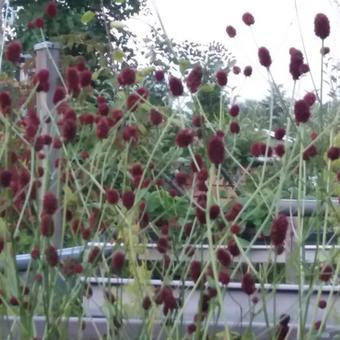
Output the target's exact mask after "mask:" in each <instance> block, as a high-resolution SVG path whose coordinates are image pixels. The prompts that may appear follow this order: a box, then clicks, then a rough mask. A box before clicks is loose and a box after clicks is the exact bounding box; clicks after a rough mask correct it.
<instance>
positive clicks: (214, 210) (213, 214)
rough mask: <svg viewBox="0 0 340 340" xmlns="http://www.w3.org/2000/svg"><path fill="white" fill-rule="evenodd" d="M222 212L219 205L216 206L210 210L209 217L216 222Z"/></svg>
mask: <svg viewBox="0 0 340 340" xmlns="http://www.w3.org/2000/svg"><path fill="white" fill-rule="evenodd" d="M220 212H221V208H220V206H219V205H217V204H214V205H212V206H211V207H210V208H209V217H210V219H212V220H216V218H217V217H218V216H219V214H220Z"/></svg>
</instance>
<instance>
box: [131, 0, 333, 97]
mask: <svg viewBox="0 0 340 340" xmlns="http://www.w3.org/2000/svg"><path fill="white" fill-rule="evenodd" d="M150 1H151V0H150ZM151 2H152V1H151ZM153 2H154V4H155V5H156V6H157V8H158V11H159V13H160V15H161V17H162V20H163V23H164V25H165V28H166V30H167V33H168V35H169V36H170V37H171V38H173V39H175V40H176V41H183V40H186V39H188V40H191V41H196V42H202V43H208V42H209V41H212V40H217V41H219V42H222V43H223V44H224V45H225V46H226V47H227V48H228V49H229V50H230V51H231V52H232V53H233V54H234V55H235V57H236V59H237V64H238V65H239V66H241V67H244V66H245V65H252V66H253V69H254V74H253V76H252V77H251V78H250V79H247V81H246V82H244V79H243V77H240V76H238V77H236V76H234V77H230V85H238V86H239V87H240V95H241V96H242V97H244V98H255V99H259V97H263V96H264V95H265V94H266V92H267V90H268V88H269V86H268V82H267V74H266V70H265V69H264V68H263V67H261V66H260V65H259V62H258V58H257V47H258V46H265V47H267V48H268V49H269V50H270V53H271V56H272V59H273V65H272V72H273V75H274V78H275V80H276V82H277V83H281V84H284V85H285V88H286V89H287V91H288V92H290V91H291V88H292V80H291V76H290V74H289V73H288V64H289V54H288V50H289V48H290V47H295V48H298V49H301V50H302V49H303V46H302V41H301V37H300V33H299V24H300V26H301V29H302V35H303V38H304V43H305V46H306V52H307V58H308V61H309V64H310V66H311V70H312V74H313V77H314V79H315V82H316V85H317V87H318V88H319V86H320V53H319V51H320V47H321V40H320V39H319V38H317V37H316V36H315V35H314V17H315V15H316V14H317V13H319V12H322V13H324V14H326V15H327V16H328V17H329V19H330V23H331V35H330V37H329V38H327V39H326V43H325V45H326V46H329V47H330V49H331V53H330V54H329V57H331V58H332V59H333V60H334V62H335V61H336V60H338V59H340V58H339V57H340V46H339V45H340V38H339V37H340V35H339V33H340V5H339V3H337V2H338V1H335V0H296V3H297V9H298V12H297V11H296V8H295V0H209V1H205V0H153ZM247 11H249V12H251V13H252V14H253V15H254V17H255V24H254V25H253V26H252V29H249V27H247V26H245V25H244V24H243V22H242V20H241V17H242V14H243V13H244V12H247ZM138 25H139V28H138ZM144 25H145V24H144ZM227 25H233V26H234V27H235V28H236V29H237V36H236V38H234V39H230V38H229V37H228V36H227V34H226V32H225V28H226V26H227ZM142 26H143V23H139V24H137V26H136V27H137V29H138V30H139V31H140V32H142V31H143V30H142ZM312 89H313V86H312V83H311V81H310V76H305V77H304V79H303V81H300V84H299V88H298V91H297V96H300V95H303V94H304V93H305V92H306V91H308V90H312Z"/></svg>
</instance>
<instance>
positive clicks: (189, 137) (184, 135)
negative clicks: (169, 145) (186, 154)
mask: <svg viewBox="0 0 340 340" xmlns="http://www.w3.org/2000/svg"><path fill="white" fill-rule="evenodd" d="M193 141H194V133H193V131H192V130H191V129H182V130H180V131H179V132H178V133H177V135H176V144H177V146H179V147H180V148H185V147H187V146H189V145H190V144H191V143H192V142H193Z"/></svg>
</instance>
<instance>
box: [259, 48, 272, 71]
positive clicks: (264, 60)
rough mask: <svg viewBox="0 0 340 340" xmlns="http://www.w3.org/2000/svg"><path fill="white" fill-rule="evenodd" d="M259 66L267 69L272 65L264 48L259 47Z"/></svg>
mask: <svg viewBox="0 0 340 340" xmlns="http://www.w3.org/2000/svg"><path fill="white" fill-rule="evenodd" d="M258 56H259V61H260V64H261V65H262V66H264V67H269V66H270V65H271V64H272V58H271V56H270V53H269V51H268V49H267V48H266V47H260V48H259V50H258Z"/></svg>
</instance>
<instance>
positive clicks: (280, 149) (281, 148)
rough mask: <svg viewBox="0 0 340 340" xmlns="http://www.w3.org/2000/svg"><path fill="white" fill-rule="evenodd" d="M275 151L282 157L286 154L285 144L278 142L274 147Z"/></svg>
mask: <svg viewBox="0 0 340 340" xmlns="http://www.w3.org/2000/svg"><path fill="white" fill-rule="evenodd" d="M274 152H275V154H276V156H278V157H282V156H283V155H284V154H285V146H284V144H277V145H276V146H275V147H274Z"/></svg>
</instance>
